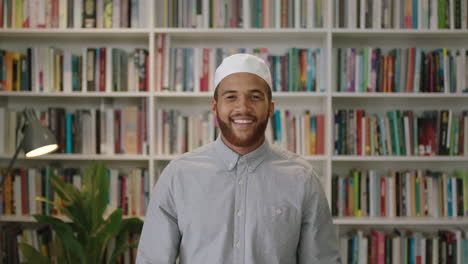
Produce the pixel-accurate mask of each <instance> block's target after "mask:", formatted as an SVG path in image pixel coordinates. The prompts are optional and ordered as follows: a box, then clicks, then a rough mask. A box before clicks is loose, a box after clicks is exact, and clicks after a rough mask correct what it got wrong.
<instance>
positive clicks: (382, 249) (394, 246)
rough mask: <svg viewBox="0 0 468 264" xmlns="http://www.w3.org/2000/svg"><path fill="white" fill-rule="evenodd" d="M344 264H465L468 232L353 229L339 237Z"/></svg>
mask: <svg viewBox="0 0 468 264" xmlns="http://www.w3.org/2000/svg"><path fill="white" fill-rule="evenodd" d="M340 254H341V260H342V263H359V264H368V263H369V264H418V263H424V264H439V263H450V264H464V263H468V232H466V231H465V232H463V231H461V230H457V229H455V230H438V231H431V233H430V234H428V233H423V232H420V231H406V230H394V231H393V232H385V231H378V230H373V229H371V230H370V231H369V232H365V231H363V230H354V231H351V232H349V233H348V234H346V235H344V236H342V237H341V238H340Z"/></svg>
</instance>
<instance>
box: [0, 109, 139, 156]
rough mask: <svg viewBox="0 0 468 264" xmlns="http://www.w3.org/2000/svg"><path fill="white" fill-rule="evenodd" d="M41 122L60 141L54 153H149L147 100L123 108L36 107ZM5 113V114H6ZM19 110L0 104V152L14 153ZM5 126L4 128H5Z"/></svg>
mask: <svg viewBox="0 0 468 264" xmlns="http://www.w3.org/2000/svg"><path fill="white" fill-rule="evenodd" d="M37 115H38V117H39V118H40V120H41V122H42V125H43V126H45V127H47V128H49V129H50V131H51V132H52V134H53V135H54V136H55V138H56V140H57V143H58V145H59V148H58V150H57V151H56V153H66V154H107V155H112V154H146V153H148V136H147V134H148V133H147V131H148V130H147V129H148V126H147V104H146V101H145V100H143V104H142V105H140V106H127V107H122V108H117V107H112V106H108V105H101V107H100V109H83V110H75V111H70V110H66V109H65V108H48V109H47V110H45V111H38V112H37ZM5 117H6V118H5ZM18 118H19V117H18V112H16V110H13V109H5V108H0V124H6V126H2V129H0V147H2V148H0V153H13V151H14V150H15V145H14V143H11V142H16V139H17V136H18V135H17V134H16V131H15V130H14V128H15V127H16V124H19V120H18ZM5 127H6V129H5Z"/></svg>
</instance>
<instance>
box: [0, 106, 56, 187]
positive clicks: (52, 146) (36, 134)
mask: <svg viewBox="0 0 468 264" xmlns="http://www.w3.org/2000/svg"><path fill="white" fill-rule="evenodd" d="M21 114H22V119H21V121H20V128H19V130H18V131H19V132H21V134H22V135H23V138H22V139H21V142H20V143H19V144H18V146H17V147H16V151H15V154H14V155H13V158H12V159H11V160H10V162H9V164H8V167H7V170H6V172H5V175H3V176H2V178H1V179H0V194H1V193H2V191H1V190H2V189H3V183H4V181H5V178H6V177H7V175H8V173H9V172H10V170H11V168H13V164H14V163H15V161H16V158H17V157H18V154H19V152H20V151H21V150H24V153H25V156H26V158H33V157H38V156H42V155H45V154H48V153H51V152H53V151H55V150H57V149H58V145H57V141H56V139H55V137H54V135H52V133H51V132H50V130H49V129H47V128H45V127H43V126H42V124H41V122H40V121H39V119H37V117H36V114H35V113H34V110H32V109H30V108H26V109H24V110H23V112H22V113H21ZM18 134H19V133H18Z"/></svg>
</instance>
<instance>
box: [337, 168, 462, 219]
mask: <svg viewBox="0 0 468 264" xmlns="http://www.w3.org/2000/svg"><path fill="white" fill-rule="evenodd" d="M332 213H333V215H334V216H340V217H343V216H357V217H359V216H364V217H368V216H370V217H401V216H403V217H414V216H422V217H435V218H437V217H468V171H460V170H457V171H454V172H453V173H452V174H448V173H445V172H436V171H429V170H401V171H390V172H388V173H382V172H379V171H375V170H357V169H352V170H351V171H350V172H349V174H348V175H340V176H338V175H334V177H333V179H332Z"/></svg>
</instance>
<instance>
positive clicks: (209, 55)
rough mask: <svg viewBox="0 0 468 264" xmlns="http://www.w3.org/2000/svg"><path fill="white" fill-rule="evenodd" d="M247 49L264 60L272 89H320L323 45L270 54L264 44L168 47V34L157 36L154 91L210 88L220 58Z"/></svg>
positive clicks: (323, 85)
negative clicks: (270, 78)
mask: <svg viewBox="0 0 468 264" xmlns="http://www.w3.org/2000/svg"><path fill="white" fill-rule="evenodd" d="M235 53H249V54H253V55H255V56H258V57H259V58H261V59H263V60H264V61H265V62H267V63H268V65H269V67H270V71H271V73H272V85H273V87H272V90H273V91H274V92H317V91H320V92H324V91H325V89H326V74H325V73H326V52H325V50H324V49H321V48H317V49H309V48H289V49H287V51H286V53H285V54H283V55H274V54H272V53H270V51H269V50H268V49H267V48H254V49H251V48H238V49H236V48H171V47H170V36H168V35H165V34H161V35H158V37H157V51H156V76H155V79H156V87H155V89H156V91H157V92H161V91H171V92H206V91H213V90H214V88H215V87H213V83H214V73H215V71H216V68H217V67H218V66H219V65H220V64H221V62H222V60H223V58H225V57H227V56H230V55H232V54H235Z"/></svg>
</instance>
